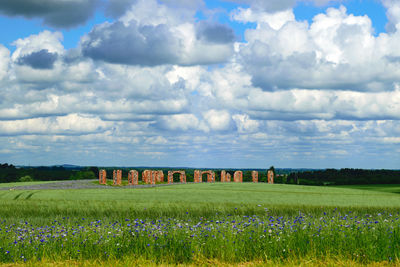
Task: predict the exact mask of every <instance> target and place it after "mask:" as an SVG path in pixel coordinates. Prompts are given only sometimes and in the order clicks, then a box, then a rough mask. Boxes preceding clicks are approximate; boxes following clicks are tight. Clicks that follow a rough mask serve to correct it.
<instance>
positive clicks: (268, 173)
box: [267, 170, 275, 184]
mask: <svg viewBox="0 0 400 267" xmlns="http://www.w3.org/2000/svg"><path fill="white" fill-rule="evenodd" d="M267 176H268V183H269V184H273V183H274V176H275V175H274V172H273V171H272V170H268V172H267Z"/></svg>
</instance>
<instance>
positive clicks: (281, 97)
mask: <svg viewBox="0 0 400 267" xmlns="http://www.w3.org/2000/svg"><path fill="white" fill-rule="evenodd" d="M249 106H250V114H252V115H253V116H254V117H257V118H258V119H269V120H270V119H272V120H299V119H317V118H318V119H325V120H338V119H339V120H379V119H381V120H384V119H386V120H391V119H400V116H399V115H398V114H400V113H399V112H400V91H398V90H396V91H393V92H380V93H361V92H353V91H319V90H290V91H278V92H262V91H261V90H253V91H252V92H251V93H250V96H249Z"/></svg>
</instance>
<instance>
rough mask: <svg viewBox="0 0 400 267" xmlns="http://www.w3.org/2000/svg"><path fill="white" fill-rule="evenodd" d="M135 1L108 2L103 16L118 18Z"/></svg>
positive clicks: (110, 0) (116, 0) (112, 0)
mask: <svg viewBox="0 0 400 267" xmlns="http://www.w3.org/2000/svg"><path fill="white" fill-rule="evenodd" d="M136 2H137V0H109V1H108V3H107V5H106V10H105V14H106V15H107V16H110V17H113V18H118V17H120V16H122V15H123V14H125V12H126V11H127V10H129V8H130V7H131V6H132V5H133V4H135V3H136Z"/></svg>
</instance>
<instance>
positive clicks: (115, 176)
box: [113, 170, 122, 185]
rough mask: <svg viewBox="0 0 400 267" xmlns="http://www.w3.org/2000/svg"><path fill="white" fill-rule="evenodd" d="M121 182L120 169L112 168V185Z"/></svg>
mask: <svg viewBox="0 0 400 267" xmlns="http://www.w3.org/2000/svg"><path fill="white" fill-rule="evenodd" d="M121 183H122V171H121V170H114V171H113V184H114V185H121Z"/></svg>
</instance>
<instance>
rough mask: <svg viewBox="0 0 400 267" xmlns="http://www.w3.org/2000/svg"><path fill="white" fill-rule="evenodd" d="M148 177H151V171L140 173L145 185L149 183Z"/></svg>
mask: <svg viewBox="0 0 400 267" xmlns="http://www.w3.org/2000/svg"><path fill="white" fill-rule="evenodd" d="M150 175H151V171H150V170H144V171H143V172H142V181H143V183H145V184H148V183H149V181H150Z"/></svg>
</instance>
